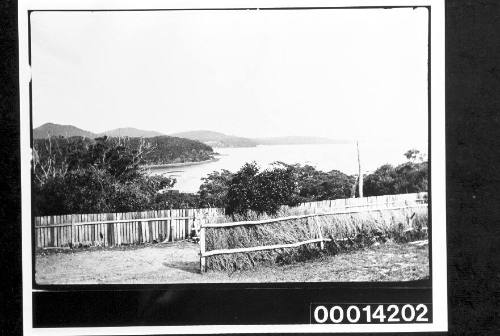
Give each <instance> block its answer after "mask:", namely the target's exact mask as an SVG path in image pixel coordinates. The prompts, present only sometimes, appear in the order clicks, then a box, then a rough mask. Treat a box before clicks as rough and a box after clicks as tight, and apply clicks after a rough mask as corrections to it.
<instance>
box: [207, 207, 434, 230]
mask: <svg viewBox="0 0 500 336" xmlns="http://www.w3.org/2000/svg"><path fill="white" fill-rule="evenodd" d="M424 207H427V204H415V205H405V206H399V207H391V208H377V209H358V210H347V211H334V212H325V213H317V214H307V215H297V216H287V217H281V218H271V219H263V220H258V221H241V222H232V223H212V224H203V225H202V226H201V227H202V228H207V229H208V228H222V227H233V226H240V225H259V224H270V223H277V222H284V221H289V220H294V219H301V218H308V217H319V216H333V215H346V214H351V213H361V212H371V211H383V210H400V209H407V208H424Z"/></svg>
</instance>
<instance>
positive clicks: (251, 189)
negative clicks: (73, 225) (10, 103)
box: [33, 137, 428, 218]
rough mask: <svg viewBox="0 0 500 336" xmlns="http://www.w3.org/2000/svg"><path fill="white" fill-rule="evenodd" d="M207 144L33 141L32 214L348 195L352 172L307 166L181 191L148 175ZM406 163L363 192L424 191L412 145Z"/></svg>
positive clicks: (271, 205) (269, 204) (253, 206)
mask: <svg viewBox="0 0 500 336" xmlns="http://www.w3.org/2000/svg"><path fill="white" fill-rule="evenodd" d="M211 153H212V150H211V148H210V147H208V146H206V145H204V144H202V143H199V142H197V141H191V140H186V139H180V138H175V137H155V138H148V139H142V138H108V137H102V138H96V139H89V138H83V137H71V138H63V137H52V138H48V139H37V140H35V142H34V152H33V154H34V157H33V162H34V171H33V172H34V174H33V176H34V178H33V181H34V186H33V198H34V213H35V215H56V214H57V215H60V214H73V213H74V214H77V213H99V212H126V211H145V210H158V209H168V208H200V207H219V208H225V209H226V213H227V214H228V215H231V216H233V217H234V216H240V217H243V218H245V217H248V216H249V215H250V214H252V213H255V214H257V215H261V214H268V215H274V214H276V213H277V211H278V210H279V208H280V206H282V205H289V206H294V205H297V204H299V203H303V202H312V201H322V200H328V199H339V198H349V197H353V196H355V195H356V194H355V193H356V181H357V177H356V176H349V175H346V174H344V173H342V172H340V171H337V170H332V171H329V172H323V171H320V170H317V169H316V168H314V167H312V166H309V165H300V164H294V165H289V164H285V163H282V162H276V163H274V164H273V165H272V166H271V167H268V168H267V169H261V168H260V167H258V166H257V164H256V163H255V162H251V163H247V164H245V165H244V166H243V167H242V168H241V169H240V170H238V171H237V172H234V173H233V172H230V171H228V170H222V171H218V172H217V171H216V172H213V173H211V174H209V175H208V176H206V177H205V178H203V182H202V184H201V186H200V189H199V191H198V192H197V193H194V194H191V193H179V192H176V191H175V190H173V189H175V179H172V178H167V177H162V176H152V175H150V174H148V173H147V171H145V170H144V169H143V166H144V165H145V164H162V163H171V162H181V161H184V160H189V161H196V160H204V159H206V158H210V157H211V155H212V154H211ZM405 155H406V156H407V158H408V162H406V163H404V164H401V165H399V166H397V167H393V166H391V165H384V166H382V167H380V168H378V169H377V170H376V171H375V172H373V173H372V174H369V175H367V176H365V178H364V181H365V183H364V193H365V195H366V196H372V195H388V194H399V193H411V192H421V191H427V183H428V182H427V179H428V177H427V176H428V166H427V162H426V161H423V158H422V157H421V155H420V153H419V152H418V151H416V150H410V151H408V152H407V153H405Z"/></svg>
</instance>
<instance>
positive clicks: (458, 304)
mask: <svg viewBox="0 0 500 336" xmlns="http://www.w3.org/2000/svg"><path fill="white" fill-rule="evenodd" d="M0 13H1V14H0V15H1V18H0V22H1V25H2V36H1V40H0V48H1V50H2V54H3V56H2V57H1V58H0V73H1V81H0V87H1V88H2V90H1V96H0V138H1V139H2V145H1V146H0V149H1V153H0V155H1V156H0V158H1V160H0V167H1V169H2V172H1V174H2V175H1V176H2V178H1V179H0V190H1V192H0V218H1V219H2V221H3V223H2V226H1V227H0V251H2V263H1V274H2V275H3V276H4V277H5V278H6V280H7V281H5V280H4V281H3V283H2V290H3V291H4V293H2V296H1V297H0V302H1V304H0V309H1V310H0V321H1V322H2V329H1V335H4V334H5V335H11V334H20V333H21V331H22V324H21V323H22V316H21V313H22V298H21V230H20V228H21V226H20V178H19V172H20V166H19V131H18V127H19V96H18V59H17V4H16V2H14V1H10V0H2V1H1V2H0ZM499 22H500V2H498V1H495V0H490V1H480V0H476V1H447V3H446V118H447V122H446V140H447V157H446V164H447V208H448V211H447V215H448V218H447V234H448V280H449V293H448V294H449V313H450V334H453V335H463V334H471V335H474V334H477V335H488V334H490V335H496V334H498V332H499V330H500V318H499V312H500V309H499V307H500V302H499V301H500V300H499V293H500V291H499V287H500V285H499V284H500V271H499V270H498V265H499V261H500V260H499V259H500V258H499V255H500V241H499V239H498V238H499V237H500V236H499V233H500V232H499V230H500V213H499V212H500V200H499V198H498V191H499V190H500V183H499V182H500V176H499V171H500V169H499V167H498V166H497V162H498V158H499V157H500V151H499V150H498V149H499V146H500V140H499V134H500V128H499V126H500V106H499V99H500V94H499V92H500V90H499V85H498V84H499V81H500V69H499V67H500V65H499V59H500V58H499V53H498V51H499V48H500V36H499V35H500V27H499ZM233 290H235V291H237V290H238V288H236V289H233ZM204 293H206V291H204ZM87 294H88V293H87ZM148 294H149V295H151V297H150V299H151V300H153V301H154V300H158V299H159V298H160V297H161V295H160V296H158V295H157V294H158V293H155V292H151V293H148ZM336 294H338V293H329V294H327V295H336ZM93 295H95V297H96V298H97V299H98V293H95V294H93ZM163 295H167V296H168V295H171V294H169V293H166V294H165V293H164V294H163ZM201 295H203V294H201ZM290 297H291V299H290V301H289V304H288V306H287V307H286V309H285V311H288V312H290V311H296V310H300V309H302V307H297V306H294V305H293V302H294V301H293V299H292V296H290ZM166 299H168V300H179V302H182V303H183V304H185V302H186V301H185V300H184V299H183V300H180V299H178V298H175V296H174V297H173V298H172V297H167V298H166ZM260 299H262V300H266V301H265V302H267V303H268V304H270V305H273V304H275V303H273V302H274V301H273V297H272V295H268V296H266V295H261V297H260ZM220 300H224V298H223V297H221V298H220ZM241 300H242V301H241V302H239V304H242V305H246V307H247V308H246V310H247V312H248V314H249V316H253V317H254V318H258V316H259V313H260V312H259V311H256V310H255V306H253V305H252V304H251V302H252V301H248V300H245V299H244V298H243V297H242V299H241ZM136 303H137V301H131V302H129V304H128V305H121V306H119V305H118V302H114V301H113V300H106V301H105V303H104V304H102V305H101V307H102V308H101V309H103V310H102V314H105V315H109V316H110V318H112V317H113V315H112V314H113V311H115V312H118V313H120V314H125V315H126V316H130V318H132V319H134V318H135V320H138V318H137V313H138V308H137V305H136V306H134V304H136ZM222 306H223V305H221V307H222ZM130 307H131V308H130ZM143 307H144V308H143V309H144V310H143V311H141V312H142V314H143V316H146V314H151V315H150V316H154V314H157V313H153V312H151V311H150V312H149V313H148V312H147V310H148V309H149V308H148V307H149V305H148V304H145V305H143ZM186 307H188V306H186ZM275 307H276V311H277V314H283V311H282V310H279V309H278V308H280V307H278V306H275ZM69 309H70V310H69V311H68V312H75V313H76V312H79V313H80V314H81V315H82V316H84V317H82V319H85V316H87V317H89V315H86V313H85V311H83V312H82V311H81V309H79V307H77V306H76V307H70V308H69ZM185 309H186V310H189V308H185ZM193 309H195V308H193ZM220 313H223V311H213V312H211V315H212V317H214V318H217V316H219V315H220ZM44 314H50V311H49V312H44ZM87 314H88V312H87Z"/></svg>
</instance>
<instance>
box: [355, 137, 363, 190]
mask: <svg viewBox="0 0 500 336" xmlns="http://www.w3.org/2000/svg"><path fill="white" fill-rule="evenodd" d="M356 149H357V152H358V188H359V197H363V173H362V172H361V159H360V158H359V143H358V141H357V140H356Z"/></svg>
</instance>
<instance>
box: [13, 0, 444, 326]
mask: <svg viewBox="0 0 500 336" xmlns="http://www.w3.org/2000/svg"><path fill="white" fill-rule="evenodd" d="M400 6H415V7H417V6H418V7H423V6H426V7H428V8H429V9H430V13H432V15H430V27H432V29H431V31H430V44H431V46H432V48H431V49H430V50H431V51H430V60H429V67H430V73H429V75H430V79H431V80H430V84H431V89H430V92H431V97H432V99H430V98H429V99H430V104H429V107H430V110H431V111H432V112H431V113H430V119H429V123H430V125H431V127H430V131H429V142H430V150H431V152H432V156H431V160H430V163H431V164H430V173H431V180H430V183H431V186H432V188H431V189H430V191H429V192H430V194H431V200H432V207H431V218H432V222H433V223H438V225H432V235H431V239H432V241H431V244H432V254H431V265H432V267H431V270H432V274H431V279H432V304H433V319H432V323H429V324H373V325H371V324H364V325H363V324H351V325H349V324H339V325H335V324H328V325H326V324H325V325H319V324H284V325H191V326H148V327H145V326H144V327H143V326H141V327H106V328H101V327H100V328H34V327H33V311H32V308H33V307H32V304H33V302H32V298H33V293H34V292H35V291H37V290H34V289H33V287H32V276H33V274H32V262H33V261H32V252H33V251H32V236H31V174H30V171H31V168H30V167H31V158H32V154H31V149H30V137H31V135H30V134H31V120H30V104H31V102H30V81H31V69H30V65H29V64H30V63H29V43H28V41H29V21H28V20H29V19H28V17H29V11H36V10H104V9H106V10H141V9H148V10H150V9H158V10H160V9H185V8H192V9H202V8H203V9H207V8H221V9H223V8H233V9H236V8H275V7H280V8H283V7H284V8H288V7H293V8H297V7H300V8H307V7H314V8H318V7H327V8H337V7H341V8H345V7H400ZM18 25H19V30H18V31H19V85H20V86H19V90H20V91H19V94H20V137H21V142H20V145H21V199H22V246H23V249H22V262H23V264H22V273H23V328H24V334H25V335H97V334H99V335H110V334H113V335H126V334H127V335H128V334H144V335H152V334H200V333H203V334H215V333H243V332H244V333H304V332H321V333H326V332H329V333H331V332H346V333H351V332H361V333H362V332H370V333H371V332H423V331H447V328H448V315H447V314H448V310H447V302H448V296H447V274H446V272H447V263H446V175H445V98H444V97H445V91H444V90H445V81H444V69H445V66H444V0H400V1H397V0H386V1H380V0H289V1H284V0H210V1H206V0H205V1H204V0H185V1H181V0H142V1H137V0H118V1H116V0H100V1H99V0H87V1H86V0H71V1H67V0H20V1H19V4H18ZM431 60H432V66H431ZM431 139H432V141H431Z"/></svg>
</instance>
